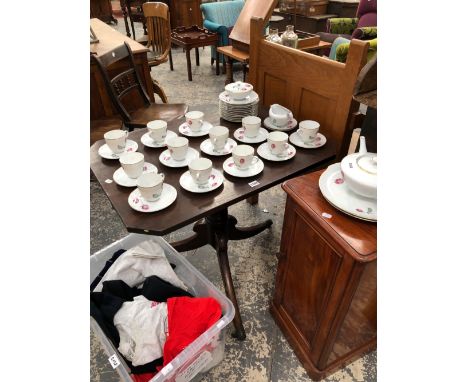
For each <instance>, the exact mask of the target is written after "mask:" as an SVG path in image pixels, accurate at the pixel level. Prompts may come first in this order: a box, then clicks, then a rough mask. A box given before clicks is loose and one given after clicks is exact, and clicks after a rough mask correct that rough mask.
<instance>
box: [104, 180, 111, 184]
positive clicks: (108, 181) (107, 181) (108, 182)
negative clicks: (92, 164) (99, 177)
mask: <svg viewBox="0 0 468 382" xmlns="http://www.w3.org/2000/svg"><path fill="white" fill-rule="evenodd" d="M104 182H106V183H107V184H111V183H112V179H106V180H105V181H104Z"/></svg>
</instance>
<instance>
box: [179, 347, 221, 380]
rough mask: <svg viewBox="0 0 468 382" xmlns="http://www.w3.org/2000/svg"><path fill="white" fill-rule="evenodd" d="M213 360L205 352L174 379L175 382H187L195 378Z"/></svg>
mask: <svg viewBox="0 0 468 382" xmlns="http://www.w3.org/2000/svg"><path fill="white" fill-rule="evenodd" d="M212 359H213V357H212V356H211V353H210V352H209V351H207V350H205V351H204V352H203V353H201V354H200V355H199V356H198V358H197V359H195V361H193V362H192V363H191V364H190V365H189V366H188V367H187V368H186V369H185V370H184V371H183V372H181V373H180V374H179V375H178V376H177V377H176V379H175V380H176V382H188V381H191V380H192V378H193V377H195V376H196V375H197V374H198V373H199V372H200V370H202V369H203V368H204V367H205V366H206V365H208V363H209V362H210V361H211V360H212Z"/></svg>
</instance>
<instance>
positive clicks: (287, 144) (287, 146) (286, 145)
mask: <svg viewBox="0 0 468 382" xmlns="http://www.w3.org/2000/svg"><path fill="white" fill-rule="evenodd" d="M288 148H289V143H286V142H285V143H284V149H285V150H287V149H288Z"/></svg>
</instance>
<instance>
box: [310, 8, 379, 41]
mask: <svg viewBox="0 0 468 382" xmlns="http://www.w3.org/2000/svg"><path fill="white" fill-rule="evenodd" d="M368 27H373V28H374V29H375V35H373V34H370V35H368V34H366V33H363V30H362V28H368ZM318 35H319V36H320V39H321V40H323V41H327V42H333V41H335V39H336V38H337V37H339V36H340V37H344V38H347V39H352V38H357V39H359V40H370V39H373V38H375V37H377V0H360V1H359V6H358V9H357V12H356V17H354V18H331V19H328V20H327V31H326V32H319V33H318Z"/></svg>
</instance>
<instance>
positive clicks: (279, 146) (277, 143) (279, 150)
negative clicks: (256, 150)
mask: <svg viewBox="0 0 468 382" xmlns="http://www.w3.org/2000/svg"><path fill="white" fill-rule="evenodd" d="M268 147H269V149H270V151H271V153H272V154H274V155H277V156H284V155H286V150H287V149H288V147H289V143H288V134H286V133H283V132H282V131H273V132H272V133H270V134H268Z"/></svg>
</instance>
